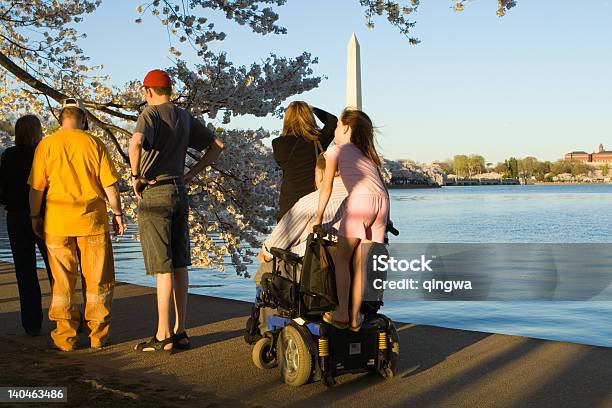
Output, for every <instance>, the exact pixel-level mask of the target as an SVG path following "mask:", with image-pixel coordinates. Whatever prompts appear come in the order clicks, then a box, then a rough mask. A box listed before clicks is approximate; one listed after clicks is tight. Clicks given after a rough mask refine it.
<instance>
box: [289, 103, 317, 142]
mask: <svg viewBox="0 0 612 408" xmlns="http://www.w3.org/2000/svg"><path fill="white" fill-rule="evenodd" d="M320 133H321V132H320V130H319V128H318V127H317V122H316V121H315V117H314V114H313V113H312V110H311V109H310V106H308V104H307V103H306V102H302V101H295V102H291V103H290V104H289V106H287V109H285V119H284V121H283V131H282V132H281V136H288V135H293V136H302V137H304V138H305V139H307V140H311V141H316V140H319V134H320Z"/></svg>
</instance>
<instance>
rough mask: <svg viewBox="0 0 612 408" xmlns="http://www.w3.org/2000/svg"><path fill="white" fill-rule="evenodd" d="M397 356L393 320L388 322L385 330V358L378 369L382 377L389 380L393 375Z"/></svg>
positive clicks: (396, 339)
mask: <svg viewBox="0 0 612 408" xmlns="http://www.w3.org/2000/svg"><path fill="white" fill-rule="evenodd" d="M398 358H399V336H398V335H397V330H396V329H395V326H394V325H393V322H389V330H388V331H387V359H386V360H385V361H384V363H383V365H382V367H380V369H379V373H380V375H381V376H382V377H383V378H384V379H386V380H390V379H391V378H393V377H394V376H395V369H396V367H397V360H398Z"/></svg>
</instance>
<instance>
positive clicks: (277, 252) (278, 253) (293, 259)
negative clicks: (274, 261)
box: [270, 247, 302, 265]
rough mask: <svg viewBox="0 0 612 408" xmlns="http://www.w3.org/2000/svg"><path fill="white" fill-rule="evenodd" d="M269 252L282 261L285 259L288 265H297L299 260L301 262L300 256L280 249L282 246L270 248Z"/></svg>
mask: <svg viewBox="0 0 612 408" xmlns="http://www.w3.org/2000/svg"><path fill="white" fill-rule="evenodd" d="M270 253H271V254H272V255H274V257H276V258H279V259H282V260H283V261H285V262H286V263H288V264H290V265H297V264H299V263H300V262H302V258H301V257H299V256H297V255H296V254H294V253H292V252H289V251H287V250H286V249H282V248H276V247H274V248H270Z"/></svg>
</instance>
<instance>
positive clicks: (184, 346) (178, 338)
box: [172, 332, 191, 350]
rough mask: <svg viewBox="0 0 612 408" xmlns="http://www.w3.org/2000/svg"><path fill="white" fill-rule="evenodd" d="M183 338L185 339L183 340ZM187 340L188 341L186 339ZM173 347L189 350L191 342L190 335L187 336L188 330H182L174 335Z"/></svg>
mask: <svg viewBox="0 0 612 408" xmlns="http://www.w3.org/2000/svg"><path fill="white" fill-rule="evenodd" d="M181 340H183V341H182V342H181ZM184 340H187V341H184ZM172 347H174V348H176V349H179V350H189V348H190V347H191V344H190V343H189V336H187V332H182V333H178V334H173V335H172Z"/></svg>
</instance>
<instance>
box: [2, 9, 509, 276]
mask: <svg viewBox="0 0 612 408" xmlns="http://www.w3.org/2000/svg"><path fill="white" fill-rule="evenodd" d="M285 3H286V0H181V1H178V0H174V1H171V0H152V1H146V2H144V3H141V4H139V5H138V4H137V7H136V15H135V22H136V23H139V22H141V21H142V20H143V19H145V18H156V19H158V20H159V22H160V23H161V25H162V27H164V28H165V29H166V30H167V31H168V33H169V38H170V44H169V51H170V53H171V54H172V55H173V56H174V58H175V64H174V65H173V66H171V67H169V68H168V69H167V71H168V72H169V73H170V75H171V76H172V77H173V79H174V81H175V94H174V95H173V101H174V102H175V103H176V104H178V105H179V106H181V107H183V108H185V109H188V110H189V111H190V112H191V113H192V114H193V115H195V116H196V117H198V118H200V119H202V120H204V121H207V122H208V121H209V120H210V119H213V118H216V117H218V115H222V116H221V119H222V123H223V128H222V129H216V132H217V134H218V135H219V137H220V138H221V139H222V140H223V141H224V143H225V145H226V146H227V149H226V151H225V152H224V154H223V155H222V156H221V159H220V161H219V162H218V163H216V164H215V165H214V166H212V168H211V169H210V171H208V172H205V174H202V175H201V176H199V177H198V179H197V180H196V182H195V183H193V184H192V185H191V186H190V200H191V205H192V212H191V215H190V220H189V221H190V228H191V233H192V239H193V241H194V243H195V245H194V248H193V260H194V264H197V265H201V266H204V267H213V266H216V267H219V268H222V267H221V263H222V261H223V259H224V258H225V257H228V256H229V257H230V258H231V261H232V263H233V264H234V265H235V267H236V270H237V272H238V273H239V274H243V273H244V274H245V275H246V272H245V271H246V266H245V264H246V263H247V262H249V256H251V255H252V253H250V250H249V248H250V247H252V246H256V245H258V244H259V242H260V240H261V238H262V237H263V235H264V234H266V233H267V232H268V231H269V228H270V226H271V225H273V222H274V214H275V211H276V210H275V208H276V203H277V190H278V188H277V183H278V180H279V173H278V169H277V168H276V167H275V166H274V165H272V162H273V161H272V160H271V157H270V152H269V149H268V148H266V147H265V146H264V144H263V140H264V139H266V138H268V137H269V136H270V133H269V132H268V131H266V130H264V129H258V130H252V131H250V130H232V129H231V127H230V122H231V119H232V117H234V116H237V115H245V114H250V115H255V116H258V117H263V116H266V115H269V114H273V115H277V116H280V115H281V114H282V106H281V104H282V103H283V101H285V100H287V99H288V98H290V97H292V96H295V95H299V94H301V93H304V92H307V91H309V90H312V89H314V88H316V87H317V86H318V85H319V84H320V82H321V79H322V78H321V77H320V76H316V75H315V74H314V72H313V68H312V66H313V65H315V64H316V63H317V59H316V58H315V57H313V56H312V55H311V54H309V53H307V52H303V53H301V54H299V55H297V56H294V57H283V56H277V55H274V54H271V55H269V56H267V57H266V58H265V59H264V60H263V61H262V62H259V63H252V64H251V65H249V66H236V65H235V64H234V63H233V62H231V61H229V60H228V59H227V57H226V55H225V54H224V53H215V52H213V51H211V50H210V48H209V44H210V43H211V42H213V41H223V40H224V39H225V38H226V33H224V32H222V31H218V30H217V29H216V26H215V21H211V19H210V18H209V17H205V16H210V15H216V16H223V17H224V18H225V19H226V20H228V21H231V22H233V23H236V24H239V25H245V26H248V27H249V28H250V29H251V30H252V31H253V32H254V33H257V34H260V35H269V34H272V35H282V34H285V33H286V32H287V29H286V28H285V27H282V26H280V25H279V24H278V20H279V15H278V14H277V13H276V11H275V9H276V8H279V7H281V6H282V5H284V4H285ZM358 3H359V6H360V7H362V8H363V10H364V14H365V18H366V24H367V25H368V26H369V27H374V19H375V18H376V17H378V16H382V17H383V18H384V17H386V19H387V22H388V23H389V24H391V25H393V26H395V27H397V28H398V30H399V32H400V33H401V34H403V35H405V36H406V37H407V39H408V41H409V43H411V44H417V43H418V42H419V39H417V38H415V37H413V36H412V34H411V31H412V28H413V27H414V26H415V21H414V20H411V18H410V17H411V15H413V14H414V13H415V12H416V11H417V9H418V6H419V1H418V0H410V1H406V2H393V1H383V0H358ZM100 4H101V0H29V1H27V2H26V1H18V0H10V1H7V0H1V1H0V66H1V67H2V69H0V95H1V96H0V120H5V119H9V120H10V119H12V118H13V117H14V115H15V114H16V113H18V112H31V113H35V114H37V115H39V116H40V117H41V119H42V120H43V121H44V122H45V123H51V122H52V120H53V118H54V116H55V112H56V110H57V106H58V103H59V102H61V100H63V99H65V98H66V97H68V96H71V97H74V96H78V97H80V98H82V99H83V100H84V102H85V105H86V107H87V108H88V109H89V112H88V118H89V121H90V123H91V124H92V125H93V126H92V132H93V133H94V134H95V135H96V136H98V137H100V138H101V139H102V140H104V141H105V142H106V144H107V145H108V147H109V150H110V151H111V154H112V155H113V158H114V160H115V163H116V165H117V168H118V169H119V170H120V173H121V175H122V187H123V191H124V193H123V200H124V203H125V206H126V207H127V210H126V212H127V213H128V214H130V215H131V216H133V217H135V216H136V214H135V210H136V208H137V205H136V202H135V201H134V198H133V197H132V195H131V192H130V189H129V188H128V185H127V182H128V180H129V166H128V157H127V154H126V151H127V145H128V141H129V138H130V136H131V131H130V130H131V129H132V128H133V126H134V122H135V121H136V119H137V117H138V114H139V112H140V111H141V109H142V108H143V106H144V104H143V102H142V96H141V92H140V83H139V82H138V81H137V80H134V81H130V82H128V83H126V84H123V85H122V86H114V85H111V82H110V79H109V78H108V77H107V76H105V75H104V73H103V71H102V69H101V67H98V66H93V65H91V64H89V62H88V60H89V58H88V56H87V55H85V54H84V52H83V51H82V50H81V48H79V46H78V43H79V40H80V39H81V38H83V37H85V35H86V34H85V33H79V31H77V27H79V24H78V23H80V22H81V21H82V20H83V19H84V18H85V17H86V15H87V14H89V13H93V12H95V10H96V8H97V7H98V6H99V5H100ZM513 6H515V2H514V1H509V0H498V12H497V13H498V15H499V16H503V15H504V13H505V12H506V11H507V10H508V9H510V8H511V7H513ZM451 7H454V9H455V10H458V11H460V10H462V9H463V8H464V7H465V5H464V1H456V0H453V1H451ZM211 12H216V13H211ZM219 18H222V17H219ZM184 47H191V48H193V49H195V50H196V51H197V55H198V57H199V60H198V62H197V63H195V64H189V63H188V62H187V61H185V60H183V59H181V56H182V51H181V50H182V49H183V48H184ZM199 154H200V153H198V152H193V151H190V152H189V157H188V162H187V165H188V166H189V165H191V164H193V162H194V161H195V160H197V159H198V158H199Z"/></svg>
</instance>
